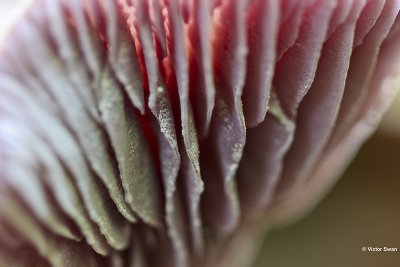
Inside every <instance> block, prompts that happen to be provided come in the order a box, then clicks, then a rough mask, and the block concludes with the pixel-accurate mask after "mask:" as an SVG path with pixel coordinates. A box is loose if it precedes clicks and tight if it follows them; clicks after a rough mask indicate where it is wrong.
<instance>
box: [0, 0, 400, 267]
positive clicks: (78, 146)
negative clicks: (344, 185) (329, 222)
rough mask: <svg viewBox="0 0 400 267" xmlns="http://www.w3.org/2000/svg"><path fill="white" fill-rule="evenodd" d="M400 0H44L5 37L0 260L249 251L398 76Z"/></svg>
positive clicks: (372, 112)
mask: <svg viewBox="0 0 400 267" xmlns="http://www.w3.org/2000/svg"><path fill="white" fill-rule="evenodd" d="M399 10H400V1H399V0H321V1H319V0H218V1H217V0H215V1H201V0H29V1H27V2H26V3H25V5H21V6H20V9H19V13H18V14H17V15H16V16H14V17H13V20H12V22H11V23H10V25H8V27H7V30H6V32H4V33H3V34H2V35H1V40H0V45H1V48H0V96H1V97H0V266H131V267H146V266H157V267H158V266H160V267H192V266H193V267H200V266H210V267H211V266H212V267H216V266H218V267H219V266H221V267H223V266H230V267H231V266H248V265H247V264H248V263H249V262H250V261H251V258H252V254H253V253H254V251H255V249H253V248H254V246H255V244H256V241H255V239H256V236H257V235H259V234H260V233H261V232H263V231H264V230H265V229H266V228H270V227H272V226H274V225H276V224H278V223H281V222H284V221H287V220H289V219H292V218H295V217H297V216H299V215H301V214H303V213H304V212H306V211H307V210H308V209H310V208H312V206H313V205H315V204H316V203H317V202H318V199H319V198H321V197H322V196H323V194H324V193H325V192H326V191H327V190H328V189H329V188H330V186H331V185H332V184H333V183H334V182H335V180H336V178H337V177H338V175H339V174H340V172H341V171H342V170H343V169H344V168H345V167H346V166H347V164H348V163H349V162H350V161H351V159H352V157H353V156H354V155H355V153H356V152H357V150H358V148H359V147H360V146H361V144H362V143H363V141H364V140H365V139H366V138H368V136H370V134H371V133H372V132H373V130H374V129H375V128H376V125H377V123H378V121H379V119H380V117H381V115H382V114H383V112H384V111H385V110H386V109H387V107H388V105H389V104H390V101H391V100H392V98H393V95H394V93H395V92H396V90H397V89H398V87H399V85H400V81H399V79H400V53H399V52H398V51H399V49H400V16H399V15H398V14H399Z"/></svg>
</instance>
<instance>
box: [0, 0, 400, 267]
mask: <svg viewBox="0 0 400 267" xmlns="http://www.w3.org/2000/svg"><path fill="white" fill-rule="evenodd" d="M19 1H21V0H0V27H1V26H2V25H3V22H4V20H5V19H7V15H8V14H10V13H11V12H10V11H12V9H13V7H14V6H15V4H16V3H17V2H19ZM384 246H386V247H395V248H397V249H398V250H399V251H397V252H363V251H362V248H363V247H384ZM337 266H341V267H358V266H360V267H380V266H384V267H398V266H400V95H398V97H397V99H396V100H395V102H394V104H393V105H392V107H391V108H390V110H389V112H388V113H387V115H386V116H385V117H384V120H383V122H382V124H381V126H380V128H379V129H378V131H377V132H376V134H375V135H374V136H373V137H372V138H371V139H370V140H369V141H368V142H367V143H366V144H365V145H364V146H363V147H362V149H361V150H360V153H359V154H358V156H357V157H356V159H355V160H354V162H353V163H352V164H351V165H350V167H349V168H348V170H347V171H346V173H345V174H344V175H343V177H342V178H341V179H340V180H339V181H338V183H337V184H336V186H335V187H334V188H333V190H332V191H331V192H330V193H329V194H328V195H327V196H326V197H325V199H324V200H323V201H322V202H321V203H320V205H319V206H317V208H316V209H314V210H313V211H312V212H311V213H310V214H308V215H307V216H306V217H304V218H302V219H301V220H299V221H298V222H297V223H294V224H292V225H290V226H287V227H285V228H281V229H275V230H273V231H272V232H270V233H269V234H268V236H267V237H266V238H265V241H264V244H263V248H262V249H261V253H260V255H259V257H258V259H257V260H256V262H255V264H254V267H337Z"/></svg>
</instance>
